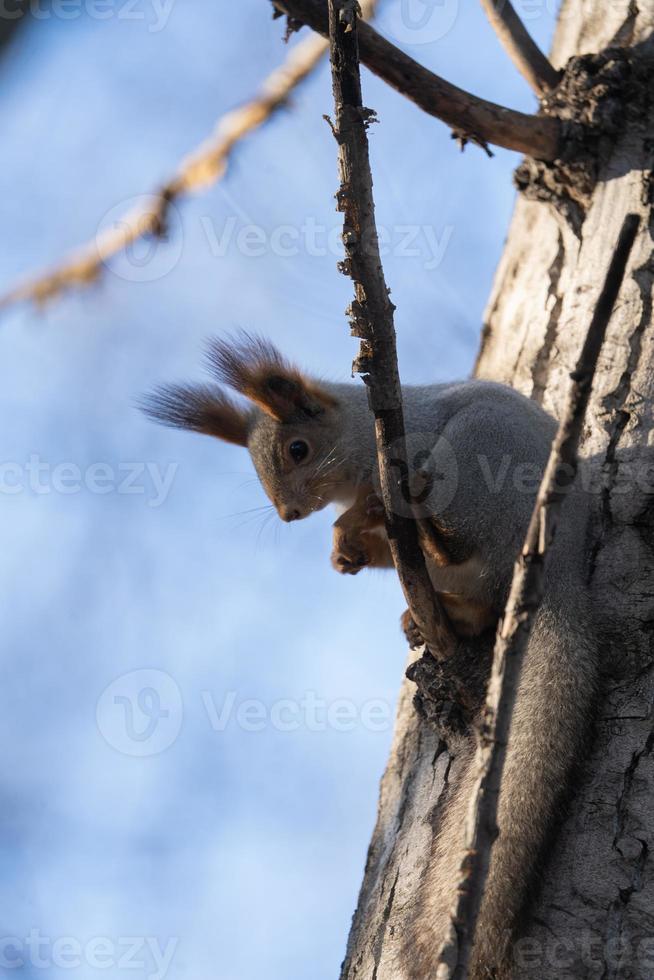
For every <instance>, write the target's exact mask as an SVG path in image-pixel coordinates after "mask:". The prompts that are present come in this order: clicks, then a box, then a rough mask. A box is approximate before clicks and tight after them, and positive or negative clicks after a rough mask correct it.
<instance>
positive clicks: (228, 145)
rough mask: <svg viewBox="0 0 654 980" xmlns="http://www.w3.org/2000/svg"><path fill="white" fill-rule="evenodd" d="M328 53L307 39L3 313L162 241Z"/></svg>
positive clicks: (15, 293) (368, 2)
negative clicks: (170, 223) (188, 203)
mask: <svg viewBox="0 0 654 980" xmlns="http://www.w3.org/2000/svg"><path fill="white" fill-rule="evenodd" d="M377 2H378V0H365V2H364V3H363V4H362V8H363V11H364V14H365V16H371V15H372V14H373V13H374V9H375V7H376V5H377ZM328 50H329V44H328V42H327V41H325V40H323V39H322V38H320V37H315V36H312V37H307V38H305V39H304V40H303V41H301V42H300V43H299V44H297V45H296V46H295V47H294V48H292V49H291V50H290V52H289V54H288V57H287V58H286V60H285V62H284V63H283V64H282V65H281V66H280V67H279V68H276V69H275V71H273V72H272V73H271V74H270V75H269V76H268V78H266V80H265V81H264V83H263V84H262V86H261V88H260V90H259V92H258V94H257V95H256V96H255V97H254V98H253V99H252V100H251V101H249V102H247V103H246V104H245V105H243V106H241V107H240V108H238V109H234V110H233V111H232V112H229V113H227V114H226V115H225V116H223V117H222V118H221V119H220V120H219V121H218V123H217V124H216V127H215V130H214V132H213V134H212V135H211V136H210V137H209V138H208V139H207V140H206V141H205V142H203V143H202V144H201V145H200V146H199V147H197V149H195V150H193V151H192V152H191V153H190V154H189V155H188V156H187V157H185V158H184V159H183V160H182V162H181V163H180V165H179V167H178V169H177V171H176V172H175V174H174V175H173V176H172V177H171V178H170V180H168V181H167V182H166V183H165V184H164V186H163V187H162V188H161V189H160V190H158V191H155V192H153V193H152V195H151V196H150V198H149V200H148V201H147V202H146V204H145V205H143V206H141V207H139V208H137V209H135V210H132V211H129V212H127V213H126V214H125V215H124V216H123V217H122V218H121V220H120V221H118V222H116V223H115V226H114V228H111V229H109V230H108V231H105V232H102V233H101V234H99V235H97V236H96V238H95V239H94V240H93V241H91V242H89V243H88V244H87V245H85V246H83V247H82V248H80V249H79V250H78V251H76V252H75V253H73V254H72V255H70V256H69V258H67V259H66V260H65V261H64V262H63V263H62V264H61V265H58V266H55V267H54V268H52V269H50V270H47V271H44V272H42V273H39V274H37V275H36V276H34V277H31V278H29V279H27V280H26V281H25V282H22V283H19V284H18V285H17V286H15V287H14V288H12V289H10V290H9V291H8V292H6V293H5V294H4V295H1V296H0V310H2V309H4V308H6V307H8V306H11V305H13V304H15V303H20V302H25V301H32V302H35V303H38V304H42V303H44V302H46V301H47V300H49V299H52V298H54V297H55V296H57V295H59V294H60V293H62V292H64V291H65V290H67V289H71V288H74V287H79V286H85V285H88V284H90V283H92V282H94V281H95V280H96V279H98V278H99V277H100V275H101V274H102V271H103V268H104V265H105V263H106V262H107V261H108V260H109V259H111V258H112V257H113V256H115V255H118V254H119V253H120V252H122V251H124V250H125V249H127V248H129V247H130V246H131V245H133V244H134V243H135V242H137V241H139V239H142V238H146V237H148V236H151V235H155V236H161V235H163V234H164V232H165V229H166V221H167V218H168V215H169V211H170V207H171V205H172V204H173V203H175V202H177V201H179V200H180V199H181V198H183V197H185V196H186V195H188V194H191V193H194V192H199V191H204V190H206V189H207V188H208V187H211V186H212V185H213V184H215V183H216V182H217V181H219V180H220V179H221V178H222V177H223V176H224V175H225V173H226V171H227V166H228V163H229V159H230V156H231V154H232V151H233V150H234V149H235V147H236V146H237V145H238V144H239V143H240V142H241V141H242V140H243V139H244V138H245V137H246V136H248V135H249V134H250V133H252V132H254V131H255V130H257V129H259V127H260V126H262V125H263V124H264V123H265V122H267V121H268V120H269V119H270V118H271V117H272V116H273V115H274V114H275V113H276V112H277V111H278V110H279V109H281V108H282V107H283V106H284V105H285V104H286V103H287V101H288V98H289V96H290V94H291V92H292V91H293V90H294V89H295V88H296V87H297V86H298V85H299V84H300V83H301V82H302V81H303V80H304V79H305V78H306V77H307V75H309V74H310V73H311V72H312V71H313V70H314V68H315V67H316V66H317V65H318V64H319V63H320V61H321V60H322V58H323V56H324V55H325V54H326V53H327V51H328Z"/></svg>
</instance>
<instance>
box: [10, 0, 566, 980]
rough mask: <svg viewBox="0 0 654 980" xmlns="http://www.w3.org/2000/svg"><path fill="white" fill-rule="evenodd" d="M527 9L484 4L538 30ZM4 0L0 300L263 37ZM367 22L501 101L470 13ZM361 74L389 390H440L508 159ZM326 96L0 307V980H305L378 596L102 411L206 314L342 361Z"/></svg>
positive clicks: (340, 874)
mask: <svg viewBox="0 0 654 980" xmlns="http://www.w3.org/2000/svg"><path fill="white" fill-rule="evenodd" d="M553 6H554V4H553V3H552V2H551V0H542V2H538V0H537V2H535V3H534V2H533V0H530V2H529V3H527V2H524V3H520V2H519V3H517V7H518V9H519V10H520V11H521V12H522V13H523V15H524V16H525V20H526V22H527V25H528V27H529V28H530V29H531V31H532V32H533V34H534V35H535V36H536V38H537V39H538V40H539V41H540V42H541V43H542V44H544V45H546V46H547V45H548V44H549V40H550V36H551V32H552V29H553V23H554V12H553ZM36 9H38V10H39V11H40V13H41V16H40V17H39V19H36V18H32V19H31V20H30V22H29V23H25V25H24V26H23V27H22V28H21V30H20V31H19V32H17V33H16V34H15V36H14V38H13V40H12V42H11V43H10V44H9V46H8V47H6V48H5V49H4V51H3V52H2V53H1V55H0V103H1V105H0V119H1V120H2V121H1V123H0V128H1V130H2V163H3V172H4V181H5V190H4V193H3V195H2V199H1V201H0V209H1V213H2V224H1V232H0V256H1V263H0V289H4V288H6V287H8V286H10V285H11V284H13V282H14V280H15V279H16V277H20V276H22V275H23V274H25V273H28V272H30V271H32V270H33V269H34V268H39V267H40V266H42V265H43V264H49V263H51V262H52V261H53V260H55V259H57V258H58V257H60V256H61V255H62V254H64V253H65V252H66V250H67V249H70V248H71V247H73V246H76V245H78V244H80V243H82V242H84V241H85V240H87V239H89V238H92V237H93V236H94V234H95V233H96V231H97V229H98V227H99V226H100V225H102V226H106V225H107V224H110V223H111V222H112V221H113V220H114V219H115V217H116V216H117V215H118V214H120V212H121V211H122V210H123V209H125V208H126V207H128V206H129V203H130V201H131V199H132V198H134V197H135V196H138V195H139V194H142V193H144V192H147V191H149V190H150V189H152V188H153V187H156V186H157V184H158V183H160V182H161V181H162V180H163V179H165V178H166V177H167V175H168V174H169V173H170V172H171V171H172V170H173V169H174V167H175V165H176V163H177V161H178V159H179V158H180V157H181V156H183V155H184V154H185V153H186V152H187V151H188V150H189V149H190V148H192V147H193V146H194V145H195V144H197V143H198V142H199V141H200V140H201V139H202V138H203V137H204V136H205V135H207V134H208V133H209V131H210V130H211V128H212V126H213V123H214V121H215V120H216V119H217V117H218V116H219V115H220V114H221V113H222V112H224V111H226V110H229V109H230V108H233V107H235V106H237V105H238V104H240V103H241V102H243V101H244V100H246V99H247V98H248V97H249V96H251V95H252V94H253V93H254V92H255V90H256V88H257V86H258V83H259V82H260V81H261V80H262V79H263V77H264V76H265V74H266V72H268V71H269V70H270V69H272V68H273V67H275V66H276V65H277V64H278V63H279V62H280V61H281V60H282V59H283V58H284V56H285V53H286V50H285V48H284V45H283V43H282V35H283V24H282V22H281V21H274V22H273V20H272V19H271V16H270V13H271V12H270V6H269V4H268V3H267V2H265V0H240V2H239V3H226V2H224V0H221V2H216V0H172V2H171V0H168V2H167V3H163V6H162V3H161V2H158V3H157V2H155V0H138V2H136V3H133V2H130V3H129V4H127V3H126V0H115V2H113V0H109V2H108V3H104V4H102V5H98V6H97V8H96V6H95V5H94V4H93V3H92V2H91V0H79V3H77V0H72V3H71V0H68V3H67V5H63V6H61V5H60V6H59V7H55V11H54V13H53V11H52V8H45V7H38V8H36ZM48 9H49V10H50V15H49V16H48ZM98 10H101V11H102V17H99V16H98ZM44 11H45V13H44ZM64 14H65V16H64ZM421 19H422V20H423V21H424V23H423V24H422V26H418V25H419V23H420V21H421ZM378 24H379V26H380V29H381V30H382V32H384V33H385V34H387V36H389V37H390V38H391V39H392V40H395V41H396V42H398V43H400V44H401V46H403V47H404V48H405V49H406V50H409V51H410V53H411V54H412V55H413V56H414V57H416V58H417V59H418V60H419V61H422V62H423V63H425V64H426V65H428V66H429V67H432V68H434V69H435V70H437V71H438V72H439V73H441V74H443V75H445V77H447V78H449V79H450V80H451V81H453V82H456V83H458V84H460V85H462V86H463V87H467V88H469V89H471V90H472V91H475V92H477V93H479V94H483V95H484V96H485V97H487V98H491V99H494V100H496V101H499V102H502V103H505V104H507V105H510V106H513V107H516V108H522V109H524V110H527V111H531V110H532V109H533V108H534V100H533V98H532V96H531V94H530V92H529V90H528V88H527V85H526V84H525V83H524V82H523V81H522V79H521V78H520V76H518V74H517V73H516V71H515V70H514V69H513V68H512V67H511V65H510V64H509V62H508V60H507V59H506V57H505V56H504V54H503V52H502V50H501V49H500V47H499V44H498V42H497V40H496V38H495V36H494V35H493V33H492V31H491V30H490V28H489V27H488V25H487V23H486V21H485V19H484V16H483V14H482V12H481V10H480V9H479V7H478V5H477V4H475V3H467V2H465V3H464V2H461V3H456V2H450V0H440V2H438V0H436V2H435V3H430V4H427V5H425V4H424V3H423V2H422V0H410V2H409V3H407V0H404V2H403V0H380V14H379V17H378ZM304 33H305V32H303V34H302V35H301V36H303V35H304ZM364 76H365V77H364V86H365V101H366V103H367V104H368V105H370V106H373V107H375V108H376V109H377V110H378V113H379V118H380V124H379V125H378V126H375V127H373V129H372V131H371V134H372V135H371V140H372V154H373V169H374V176H375V189H376V196H377V217H378V222H379V224H380V226H382V227H383V228H384V229H385V230H386V233H387V235H388V238H389V243H390V244H389V252H388V254H387V256H386V258H385V266H386V275H387V279H388V281H389V283H390V284H391V286H392V292H393V298H394V301H395V303H396V305H397V315H396V324H397V330H398V337H399V353H400V367H401V371H402V374H403V377H404V379H405V381H412V382H427V381H442V380H447V379H452V378H457V377H462V376H466V375H467V374H468V373H469V372H470V370H471V367H472V364H473V360H474V356H475V353H476V349H477V344H478V336H479V330H480V325H481V320H482V311H483V307H484V303H485V301H486V298H487V296H488V293H489V289H490V285H491V281H492V276H493V271H494V268H495V266H496V263H497V261H498V258H499V256H500V252H501V247H502V241H503V238H504V236H505V233H506V229H507V225H508V221H509V216H510V212H511V207H512V201H513V189H512V185H511V172H512V169H513V167H514V166H515V165H516V164H517V162H518V160H517V158H516V157H515V156H514V155H512V154H509V153H505V152H503V151H501V150H499V151H496V155H495V157H494V158H493V159H492V160H489V159H487V158H486V156H485V155H484V154H483V153H482V152H481V151H480V150H478V149H476V148H474V147H470V148H468V150H467V151H466V152H465V153H464V154H460V153H459V150H458V148H457V146H456V144H455V143H454V142H453V141H452V140H451V139H450V135H449V132H448V130H447V129H446V127H444V126H443V125H441V124H440V123H438V122H437V121H435V120H433V119H431V118H430V117H428V116H426V115H424V114H422V113H421V112H420V111H419V110H418V109H416V108H415V107H414V106H413V105H412V104H410V103H409V102H407V101H406V100H404V99H403V98H401V97H400V96H399V95H397V94H396V93H395V92H393V91H391V90H390V89H388V88H386V87H385V86H384V85H383V84H382V83H381V82H379V81H377V80H376V79H375V78H374V77H373V76H371V75H370V74H369V73H368V72H367V71H365V72H364ZM331 111H332V103H331V89H330V81H329V73H328V67H327V65H326V64H325V65H323V66H322V68H321V69H320V70H319V71H318V72H317V73H316V74H315V75H314V76H313V77H312V78H311V79H310V80H309V81H308V82H307V83H306V84H305V85H304V86H303V87H302V88H301V89H299V90H298V91H297V92H296V94H295V96H294V98H293V102H292V106H291V107H290V108H289V109H288V110H285V111H284V112H282V113H281V114H280V115H278V116H277V117H276V118H275V119H274V121H273V122H271V123H270V124H269V125H267V126H266V127H265V129H263V130H262V131H260V132H258V133H256V134H255V135H254V136H252V137H250V138H248V140H247V141H246V142H245V143H243V144H242V145H241V146H240V147H239V148H238V151H237V153H236V154H235V156H234V158H233V160H232V163H231V166H230V169H229V173H228V175H227V177H226V179H225V180H224V181H223V182H222V183H220V184H218V185H216V186H215V188H213V189H212V190H210V191H209V192H208V193H206V194H203V195H202V196H198V197H196V198H194V199H193V200H191V201H189V202H187V203H185V204H183V205H181V206H180V208H179V210H178V212H177V214H176V215H175V216H174V218H173V222H172V238H171V241H170V242H169V243H168V244H166V245H160V246H157V247H155V248H154V250H153V252H152V254H149V253H148V248H147V247H143V248H141V249H140V250H139V249H137V250H135V252H134V254H132V256H131V257H130V258H129V259H127V260H126V259H124V258H123V259H120V260H117V261H116V262H115V263H113V264H112V269H111V270H110V271H109V272H108V273H107V275H106V276H105V277H104V278H103V280H102V282H101V283H100V284H99V285H97V286H96V287H93V288H91V289H89V290H87V291H85V292H83V293H77V294H75V295H69V296H67V297H64V298H63V299H60V300H58V301H56V302H55V303H54V304H53V305H51V306H50V307H48V308H47V309H46V310H45V312H38V311H35V310H33V309H28V308H25V307H23V308H20V309H15V310H11V311H9V312H6V313H4V314H3V316H2V321H1V323H0V347H1V358H0V373H1V387H0V398H1V400H2V416H3V419H4V423H5V424H4V426H3V440H2V448H1V452H0V463H2V464H3V469H2V471H1V472H2V480H1V481H0V482H1V492H0V498H1V500H0V502H1V505H2V506H1V513H2V517H1V521H2V541H3V554H4V560H3V562H2V571H1V574H2V603H3V671H2V685H1V688H0V699H1V704H0V731H1V733H2V744H3V746H4V751H3V752H2V756H1V760H0V793H1V797H2V799H1V806H0V859H1V870H2V874H1V878H0V882H1V883H0V937H3V938H2V943H0V972H2V973H3V974H4V973H5V971H6V975H7V976H17V977H18V976H20V977H22V978H33V977H42V976H43V974H44V971H45V972H47V975H48V976H52V977H55V978H59V977H74V976H79V977H83V978H92V977H96V976H98V977H100V976H102V977H106V978H114V977H121V978H122V977H125V976H129V977H134V978H141V977H143V978H146V977H151V978H152V977H158V978H161V977H163V976H164V975H165V976H167V977H169V978H185V980H203V978H209V977H211V978H212V980H261V978H266V980H333V978H335V977H336V976H337V975H338V969H339V964H340V962H341V960H342V957H343V953H344V949H345V942H346V937H347V932H348V927H349V921H350V917H351V914H352V912H353V909H354V906H355V903H356V898H357V891H358V887H359V883H360V880H361V876H362V871H363V865H364V860H365V854H366V846H367V842H368V839H369V836H370V832H371V830H372V827H373V823H374V818H375V809H376V800H377V786H378V781H379V778H380V776H381V773H382V771H383V767H384V762H385V758H386V755H387V752H388V748H389V744H390V739H391V724H390V721H389V717H390V716H391V715H392V711H393V707H394V702H395V697H396V693H397V691H398V688H399V685H400V681H401V678H402V673H403V669H404V661H405V647H404V643H403V639H402V637H401V635H400V633H399V629H398V617H399V615H400V613H401V611H402V608H403V602H402V598H401V595H400V591H399V588H398V587H397V585H396V583H395V581H394V578H393V576H392V575H391V574H390V573H388V574H382V573H377V574H375V573H366V572H364V573H363V574H361V575H360V576H358V577H357V578H349V577H346V578H341V577H339V576H338V575H336V574H335V573H334V572H333V571H332V569H331V567H330V564H329V551H330V543H331V540H330V539H331V535H330V524H331V521H332V520H333V515H330V514H329V513H327V512H324V513H321V514H320V515H317V516H315V517H314V518H312V519H311V520H309V521H306V522H302V523H299V524H297V525H291V526H282V525H281V523H280V522H279V521H270V522H269V523H268V524H267V525H266V526H264V527H261V515H260V514H258V513H255V514H243V513H242V512H244V511H248V510H249V509H251V508H256V507H259V506H261V505H263V504H265V503H266V500H265V498H264V495H263V492H262V491H261V490H260V489H259V487H258V485H257V483H256V481H255V480H253V479H252V477H253V471H252V467H251V465H250V462H249V458H248V457H247V455H246V453H245V452H244V451H242V450H239V449H238V448H230V447H227V446H225V445H222V444H219V443H217V442H213V441H211V440H209V439H207V438H205V437H201V436H194V435H190V434H184V433H177V432H173V431H168V430H164V429H159V428H157V427H155V426H153V425H152V424H150V423H148V422H147V421H146V420H145V419H144V418H143V417H141V416H140V415H139V414H138V413H137V411H136V410H135V408H134V402H135V400H136V399H137V398H138V396H139V395H140V394H141V393H142V392H143V391H144V390H146V389H148V388H149V387H150V386H151V385H152V384H153V383H155V382H159V381H162V380H178V379H189V380H190V379H192V378H200V377H202V369H201V352H202V343H203V339H204V338H205V337H206V336H207V335H209V334H212V333H215V334H225V333H229V332H233V331H234V330H236V329H238V328H239V327H244V328H247V329H249V330H252V331H255V332H259V333H262V334H265V335H267V336H269V337H270V338H272V339H273V340H274V341H275V342H276V343H277V344H278V345H279V346H280V347H281V348H282V350H283V351H285V352H287V353H288V354H289V355H291V356H292V357H293V358H294V359H296V360H297V361H298V362H299V363H301V364H302V365H304V366H306V367H307V368H309V369H311V370H313V371H315V372H317V373H322V374H324V375H325V376H329V377H331V378H334V379H346V378H347V377H348V376H349V365H350V363H351V360H352V357H353V355H354V353H355V348H356V345H355V342H354V341H353V340H352V339H351V338H350V337H349V331H348V327H347V323H346V319H345V316H344V312H343V311H344V308H345V306H346V304H347V303H348V301H349V298H350V293H351V283H350V282H349V281H347V280H345V279H344V278H343V277H342V276H340V275H339V274H338V273H337V271H336V261H337V258H338V255H337V251H338V249H337V248H335V247H333V246H332V247H325V238H326V232H327V230H329V231H330V233H331V239H332V241H335V240H336V238H337V235H338V229H339V227H340V216H338V215H336V213H335V212H334V203H333V194H334V191H335V189H336V151H335V144H334V141H333V139H332V137H331V134H330V132H329V129H328V127H327V126H326V124H325V122H324V121H323V119H322V114H323V113H329V112H331ZM249 225H255V226H257V227H258V228H259V229H261V231H258V232H256V233H255V236H256V241H257V242H259V243H261V241H262V236H263V239H265V241H264V244H263V246H261V244H259V246H256V245H255V246H254V247H253V246H252V245H251V241H252V239H249V238H248V237H247V236H248V234H249V233H248V232H244V231H243V229H244V228H246V227H247V226H249ZM282 226H290V227H291V228H293V229H295V230H296V232H295V233H296V240H295V242H291V244H290V245H289V239H288V237H284V235H282V238H281V241H280V239H279V237H278V236H279V233H280V232H279V229H280V228H281V227H282ZM406 226H411V227H412V228H413V229H414V231H413V232H412V234H413V235H414V240H413V241H411V242H410V243H407V241H406V235H407V232H406ZM312 228H313V229H314V231H313V232H312V231H311V229H312ZM303 229H304V230H303ZM306 229H309V230H308V231H307V230H306ZM320 229H325V231H321V230H320ZM416 229H417V231H416ZM276 230H277V237H275V232H276ZM239 233H241V237H240V238H239V237H238V236H239ZM312 235H314V236H316V237H314V238H312V237H311V236H312ZM243 236H245V237H243ZM248 242H250V244H248ZM434 243H436V245H434ZM280 245H281V247H280ZM439 248H440V250H441V251H442V253H443V254H442V255H440V256H439V254H438V249H439ZM287 250H288V252H289V253H291V254H283V253H284V252H285V251H287ZM407 251H408V253H410V254H407ZM252 252H256V253H257V254H251V253H252ZM148 257H149V258H150V261H146V260H147V259H148ZM439 258H440V261H439ZM353 383H356V382H353ZM7 464H8V465H7ZM61 464H67V465H66V466H64V467H63V468H62V465H61ZM96 464H102V466H100V467H98V466H97V465H96ZM145 464H149V468H147V467H146V468H145V469H144V468H143V467H144V466H145ZM156 478H159V479H164V480H168V481H172V482H170V485H166V486H164V487H163V488H161V487H159V486H158V484H157V483H156ZM130 480H131V484H130V482H129V481H130ZM262 514H263V512H262ZM264 516H265V515H264ZM307 699H309V700H311V699H313V702H314V705H318V708H315V707H314V708H313V709H312V708H310V707H307V704H308V701H307ZM248 701H249V702H252V701H254V702H255V703H254V706H253V705H252V704H249V705H248V704H246V705H245V707H244V706H243V702H248ZM288 701H290V704H289V703H287V702H288ZM327 705H330V706H331V715H330V719H329V723H326V722H325V711H324V708H325V706H327ZM271 711H272V715H273V717H272V718H271V715H270V713H271ZM264 714H265V717H263V716H264ZM353 719H354V720H353ZM284 729H291V730H284ZM30 936H31V937H32V938H31V939H30ZM35 936H36V937H37V938H36V939H35ZM8 937H14V940H13V941H12V942H13V945H12V943H9V942H8V941H7V940H8ZM39 937H40V940H41V943H40V945H39V942H38V939H39ZM129 937H135V938H136V939H137V940H138V939H139V937H140V939H141V946H140V947H139V949H135V947H134V944H133V948H132V952H130V950H129V948H128V946H127V945H126V943H127V939H128V938H129ZM56 940H59V942H58V945H57V944H55V941H56ZM145 940H148V942H147V943H146V944H145V946H144V945H143V942H144V941H145ZM171 944H172V945H171ZM154 946H156V947H157V949H159V950H166V951H167V955H168V957H169V958H170V962H169V963H165V964H164V965H163V966H162V965H161V964H160V963H157V961H156V960H155V959H154V958H153V955H152V948H153V947H154ZM35 949H36V953H35ZM161 955H163V954H161ZM130 957H131V964H130ZM21 961H22V965H21ZM135 961H136V962H137V963H139V962H140V963H141V965H140V966H137V967H136V968H134V962H135ZM78 962H79V964H80V965H77V964H78ZM130 965H131V968H130ZM100 966H103V967H104V968H102V969H101V968H100Z"/></svg>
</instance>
